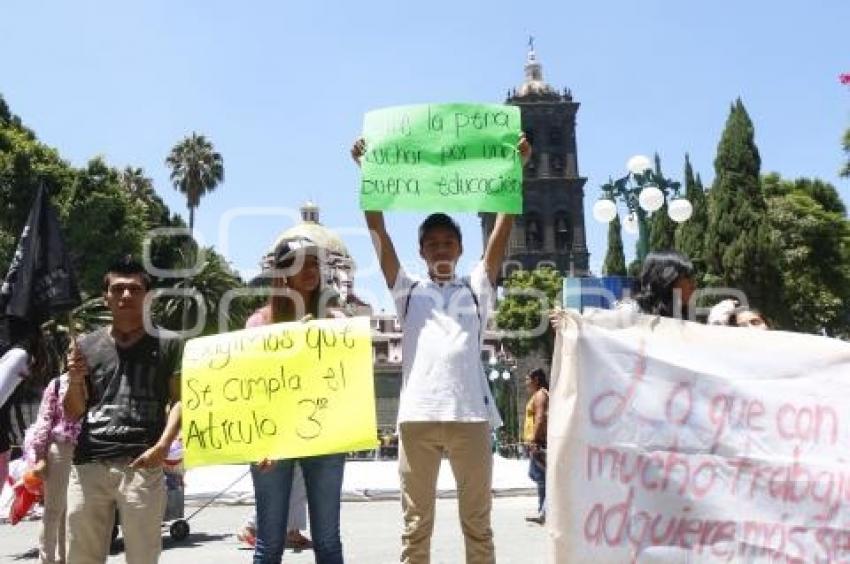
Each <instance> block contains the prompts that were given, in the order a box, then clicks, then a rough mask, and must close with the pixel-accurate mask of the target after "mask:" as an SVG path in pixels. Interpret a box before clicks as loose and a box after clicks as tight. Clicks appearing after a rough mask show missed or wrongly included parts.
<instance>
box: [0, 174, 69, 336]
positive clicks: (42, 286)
mask: <svg viewBox="0 0 850 564" xmlns="http://www.w3.org/2000/svg"><path fill="white" fill-rule="evenodd" d="M48 200H49V199H48V197H47V193H46V191H45V189H44V186H43V185H42V186H39V188H38V191H37V193H36V196H35V202H34V203H33V205H32V208H30V213H29V217H28V218H27V223H26V225H24V230H23V232H22V233H21V239H20V241H18V248H17V249H16V251H15V256H14V257H13V258H12V264H11V265H10V267H9V272H8V273H7V274H6V279H5V280H4V281H3V285H2V287H0V316H2V317H5V318H7V319H14V318H18V319H21V320H25V321H27V322H29V324H30V325H34V326H38V325H39V324H41V323H42V322H44V321H45V320H46V319H48V318H49V317H51V316H53V315H55V314H57V313H60V312H62V311H67V310H69V309H71V308H73V307H75V306H77V305H79V303H80V292H79V289H78V288H77V281H76V279H75V278H74V274H73V271H72V270H71V260H70V257H69V256H68V252H67V249H66V248H65V241H64V239H63V237H62V231H61V228H60V225H59V217H58V216H57V214H56V210H55V209H53V206H51V205H50V202H49V201H48Z"/></svg>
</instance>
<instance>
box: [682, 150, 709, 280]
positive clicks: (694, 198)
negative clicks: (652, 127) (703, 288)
mask: <svg viewBox="0 0 850 564" xmlns="http://www.w3.org/2000/svg"><path fill="white" fill-rule="evenodd" d="M685 197H686V198H687V199H688V201H689V202H691V205H692V206H693V208H694V212H693V214H692V215H691V217H690V219H688V221H684V222H682V223H680V224H679V226H678V227H677V228H676V249H678V250H679V252H681V253H682V254H684V255H685V256H687V257H688V258H690V259H691V261H693V262H694V264H695V265H697V266H698V267H699V268H698V270H700V271H702V270H703V268H702V267H701V266H702V264H701V263H702V262H703V254H704V250H705V231H706V228H707V227H708V203H707V202H706V198H705V190H704V189H703V187H702V179H700V178H699V176H697V177H696V178H694V169H693V167H692V166H691V159H690V156H689V155H687V154H686V155H685Z"/></svg>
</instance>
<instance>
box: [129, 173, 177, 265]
mask: <svg viewBox="0 0 850 564" xmlns="http://www.w3.org/2000/svg"><path fill="white" fill-rule="evenodd" d="M121 185H122V187H123V188H124V191H125V192H126V193H127V194H129V195H130V197H131V199H132V200H134V201H136V202H138V203H139V204H140V205H142V206H144V209H145V216H144V217H145V229H146V230H147V232H148V234H147V235H146V238H145V243H146V244H149V245H150V248H149V249H148V250H147V251H144V250H143V252H147V253H149V255H148V256H149V257H150V260H151V264H152V265H153V266H155V267H156V268H159V269H171V268H177V265H178V264H182V263H183V254H184V253H183V252H182V251H181V249H186V246H187V245H189V244H191V239H190V238H189V237H188V236H186V237H180V236H176V235H173V234H169V235H163V236H153V235H152V234H151V233H150V230H152V229H155V228H159V227H182V228H185V227H186V224H185V222H184V221H183V219H182V218H181V217H180V216H179V215H175V214H172V213H171V210H169V209H168V206H166V205H165V202H163V201H162V198H160V197H159V195H158V194H157V193H156V191H155V190H154V187H153V180H151V179H150V178H149V177H148V176H146V175H145V172H144V170H143V169H141V168H138V167H131V166H128V167H125V168H124V170H123V171H121Z"/></svg>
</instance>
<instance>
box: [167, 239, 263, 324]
mask: <svg viewBox="0 0 850 564" xmlns="http://www.w3.org/2000/svg"><path fill="white" fill-rule="evenodd" d="M203 255H204V256H203V261H204V262H203V266H202V267H201V270H200V272H198V274H196V275H195V276H193V277H192V279H191V282H190V281H188V280H187V279H185V278H172V279H168V280H164V281H163V282H162V284H161V287H162V286H163V285H165V284H166V283H168V286H169V287H171V288H174V289H185V288H190V289H191V290H194V291H195V292H197V293H198V295H199V297H200V300H201V301H202V302H203V304H204V310H205V311H206V319H205V322H204V329H203V334H204V335H210V334H215V333H218V332H219V320H220V315H221V313H222V310H221V307H222V305H225V302H224V301H223V300H222V298H223V297H224V296H225V294H227V292H229V291H231V290H235V289H238V288H243V287H244V286H245V284H244V283H243V281H242V279H241V278H240V277H239V275H238V274H236V273H235V272H234V271H233V269H231V268H230V266H229V265H228V264H227V261H226V260H225V259H224V257H222V256H221V255H219V254H218V253H216V252H215V251H214V250H213V249H212V248H211V247H210V248H207V249H205V252H204V253H203ZM183 266H184V265H183V264H178V265H176V267H177V268H180V267H183ZM189 285H191V286H189ZM263 301H265V298H262V297H260V298H258V297H257V296H253V295H252V296H247V297H245V296H243V297H239V298H235V299H233V300H232V301H230V302H229V303H228V304H226V305H227V310H226V312H225V315H224V318H225V319H224V321H225V324H226V326H225V327H222V329H226V330H230V331H234V330H236V329H241V328H242V327H244V326H245V321H246V320H247V318H248V316H249V315H250V314H251V312H253V311H254V308H256V307H257V306H258V305H259V303H260V302H263ZM184 303H185V301H184V299H183V298H182V297H180V296H168V297H164V298H162V299H159V300H157V301H156V302H155V304H154V315H155V318H156V319H157V320H158V321H159V322H160V323H161V324H162V325H163V326H164V327H166V328H169V329H174V330H177V329H180V328H181V327H184V326H186V325H184V323H183V315H184V312H183V306H184ZM188 303H189V304H190V305H189V308H188V319H189V323H188V327H192V326H194V324H195V323H197V316H198V302H197V301H196V300H194V299H193V300H188Z"/></svg>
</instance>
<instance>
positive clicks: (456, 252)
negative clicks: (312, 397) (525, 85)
mask: <svg viewBox="0 0 850 564" xmlns="http://www.w3.org/2000/svg"><path fill="white" fill-rule="evenodd" d="M517 150H518V151H519V153H520V156H521V158H522V162H523V163H525V162H527V161H528V158H529V157H530V155H531V146H530V145H529V143H528V142H527V141H526V139H525V137H524V136H523V137H521V138H520V140H519V143H518V145H517ZM365 153H366V144H365V141H363V140H362V139H360V140H358V141H357V142H356V143H355V144H354V146H353V147H352V150H351V155H352V158H353V159H354V161H355V162H356V163H357V164H358V166H359V164H360V160H361V157H363V155H364V154H365ZM365 216H366V224H367V225H368V227H369V230H370V231H371V232H372V240H373V242H374V245H375V251H376V253H377V255H378V259H379V261H380V264H381V269H382V271H383V274H384V278H385V280H386V283H387V286H389V288H390V290H391V292H392V295H393V298H394V300H395V303H396V310H397V312H398V317H399V321H400V323H401V325H402V352H403V354H402V374H403V383H402V391H401V397H400V398H399V410H398V426H399V474H400V478H401V498H402V510H403V514H404V530H403V532H402V553H401V561H402V562H405V563H427V562H429V561H430V552H431V533H432V531H433V527H434V504H435V498H436V484H437V476H438V473H439V469H440V460H441V458H442V455H443V453H445V454H447V456H448V458H449V462H450V464H451V467H452V472H453V473H454V476H455V480H456V482H457V486H458V505H459V509H460V522H461V528H462V530H463V535H464V544H465V550H466V561H467V562H468V563H491V562H495V554H494V548H493V531H492V529H491V526H490V512H491V506H492V493H491V483H492V474H493V466H492V464H493V458H492V452H491V449H490V446H491V445H490V428H489V424H488V423H490V424H492V425H493V426H494V427H497V426H499V425H500V424H501V419H500V418H499V415H498V411H497V410H496V409H495V405H494V403H495V402H494V401H493V398H492V396H491V394H490V388H489V386H488V384H487V382H486V381H485V377H484V369H483V366H482V364H481V342H482V337H483V332H484V328H485V327H486V325H487V319H488V317H489V314H490V311H491V308H492V301H493V299H494V297H495V290H494V285H495V284H496V282H497V281H498V280H499V275H500V271H501V267H502V261H503V259H504V255H505V250H506V248H507V244H508V240H509V237H510V233H511V229H512V227H513V216H511V215H507V214H504V213H499V214H498V215H497V217H496V221H495V226H494V228H493V232H492V234H491V235H490V239H489V240H488V241H487V244H486V247H485V250H484V259H483V260H482V261H481V262H480V263H478V264H477V265H476V266H475V268H473V270H472V272H471V274H470V275H469V276H464V277H459V276H457V274H456V272H455V268H456V266H457V263H458V260H459V259H460V256H461V253H462V252H463V241H462V236H461V231H460V228H459V227H458V225H457V223H455V221H454V220H453V219H452V218H451V217H449V216H448V215H446V214H444V213H433V214H431V215H429V216H428V217H427V218H426V219H425V221H424V222H423V223H422V224H421V225H420V227H419V255H420V256H421V257H422V259H423V260H424V261H425V263H426V266H427V269H428V277H427V278H425V279H414V278H412V277H411V276H409V275H408V274H407V273H406V272H405V271H404V270H403V269H402V268H401V264H400V262H399V259H398V255H397V254H396V251H395V247H394V246H393V242H392V239H391V238H390V236H389V234H388V233H387V230H386V227H385V225H384V217H383V213H382V212H381V211H366V212H365Z"/></svg>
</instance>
